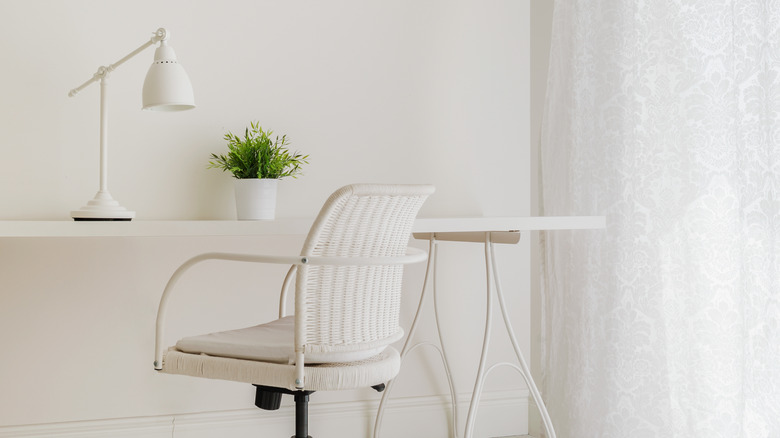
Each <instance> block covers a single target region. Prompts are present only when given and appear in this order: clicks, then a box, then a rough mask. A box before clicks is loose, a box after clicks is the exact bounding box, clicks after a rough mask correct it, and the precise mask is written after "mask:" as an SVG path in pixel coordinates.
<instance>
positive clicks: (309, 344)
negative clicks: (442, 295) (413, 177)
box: [295, 184, 434, 353]
mask: <svg viewBox="0 0 780 438" xmlns="http://www.w3.org/2000/svg"><path fill="white" fill-rule="evenodd" d="M433 191H434V188H433V186H428V185H369V184H356V185H350V186H346V187H343V188H341V189H339V190H338V191H336V192H335V193H334V194H333V195H331V196H330V198H328V200H327V201H326V202H325V205H324V206H323V207H322V210H321V211H320V214H319V216H318V217H317V219H316V220H315V222H314V224H313V225H312V228H311V230H310V232H309V235H308V237H307V239H306V241H305V243H304V246H303V250H302V255H304V256H306V255H317V256H329V257H382V256H401V255H404V254H405V253H406V248H407V245H408V244H409V238H410V235H411V231H412V225H413V223H414V219H415V217H416V216H417V212H418V211H419V209H420V207H421V206H422V204H423V202H425V200H426V198H427V197H428V196H429V195H430V194H431V193H433ZM402 274H403V266H402V265H394V266H310V265H303V266H301V267H300V268H299V269H298V272H297V277H296V300H295V315H296V336H295V338H296V350H297V351H303V352H304V353H306V352H330V351H354V350H359V349H366V348H376V347H381V346H383V345H387V344H390V343H392V342H395V341H396V340H398V339H400V338H401V336H403V330H402V329H401V327H400V325H399V314H400V302H401V289H402Z"/></svg>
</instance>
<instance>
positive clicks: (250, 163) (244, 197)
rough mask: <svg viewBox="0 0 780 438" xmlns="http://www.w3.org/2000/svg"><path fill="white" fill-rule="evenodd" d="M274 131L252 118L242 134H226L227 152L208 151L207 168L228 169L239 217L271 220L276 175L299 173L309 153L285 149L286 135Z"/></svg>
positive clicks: (277, 178) (241, 218) (281, 176)
mask: <svg viewBox="0 0 780 438" xmlns="http://www.w3.org/2000/svg"><path fill="white" fill-rule="evenodd" d="M272 134H273V131H270V130H269V131H265V130H263V128H262V127H260V125H259V124H258V122H251V123H250V127H248V128H246V130H245V132H244V137H243V138H242V137H239V136H237V135H235V134H233V133H231V132H228V133H227V134H225V140H226V141H227V146H228V153H227V154H226V155H217V154H211V160H210V161H209V166H208V167H209V168H210V169H211V168H216V169H222V170H223V171H230V173H232V174H233V176H234V177H235V178H236V179H235V191H236V212H237V213H238V219H239V220H263V219H266V220H272V219H274V216H275V211H276V187H277V182H278V181H279V179H281V178H284V177H288V176H291V177H293V178H295V177H297V176H298V175H300V174H301V165H302V164H307V163H308V161H307V159H308V158H309V156H308V155H301V154H299V153H297V152H295V153H292V152H290V151H289V150H288V149H287V145H288V144H289V143H288V141H287V136H286V135H283V136H282V137H281V138H279V136H276V138H275V139H273V140H272V139H271V135H272Z"/></svg>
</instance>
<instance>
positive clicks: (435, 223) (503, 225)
mask: <svg viewBox="0 0 780 438" xmlns="http://www.w3.org/2000/svg"><path fill="white" fill-rule="evenodd" d="M312 221H313V219H277V220H273V221H143V220H134V221H122V222H76V221H0V237H177V236H262V235H285V234H288V235H289V234H293V235H295V234H306V233H307V232H308V231H309V227H310V226H311V223H312ZM605 224H606V220H605V218H604V217H603V216H567V217H495V218H421V219H417V221H416V222H415V226H414V231H415V232H422V233H425V232H456V231H508V230H517V231H531V230H584V229H601V228H605Z"/></svg>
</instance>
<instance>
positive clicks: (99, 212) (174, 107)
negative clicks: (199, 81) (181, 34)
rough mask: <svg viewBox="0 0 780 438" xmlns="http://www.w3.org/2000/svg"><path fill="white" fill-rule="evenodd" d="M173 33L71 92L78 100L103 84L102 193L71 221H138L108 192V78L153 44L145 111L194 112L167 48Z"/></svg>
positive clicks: (185, 81)
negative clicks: (88, 89) (84, 92)
mask: <svg viewBox="0 0 780 438" xmlns="http://www.w3.org/2000/svg"><path fill="white" fill-rule="evenodd" d="M168 37H170V33H169V32H168V31H167V30H165V29H164V28H162V27H161V28H159V29H157V31H156V32H155V33H154V36H152V38H151V39H150V40H149V41H148V42H146V44H144V45H142V46H141V47H139V48H137V49H135V50H134V51H132V52H131V53H130V54H129V55H127V56H125V57H124V58H122V59H120V60H119V61H117V62H115V63H114V64H111V65H109V66H107V67H106V66H102V67H100V68H98V70H97V72H96V73H95V74H94V75H93V76H92V78H91V79H90V80H88V81H87V82H84V83H83V84H81V85H80V86H79V87H77V88H74V89H73V90H70V93H68V96H71V97H73V96H75V95H76V94H77V93H79V92H80V91H81V90H83V89H84V88H86V87H88V86H89V85H90V84H91V83H93V82H96V81H98V80H100V190H98V192H97V194H96V195H95V197H94V198H93V199H92V200H91V201H89V202H88V203H87V205H85V206H84V207H81V209H79V210H74V211H72V212H71V217H73V219H74V220H77V221H116V220H120V221H121V220H124V221H129V220H131V219H133V217H135V212H134V211H129V210H127V209H125V208H124V207H122V206H120V205H119V202H117V201H115V200H114V198H112V197H111V194H110V193H109V192H108V120H107V119H108V114H107V108H106V107H107V105H106V94H107V91H108V75H109V73H111V72H112V71H114V69H116V68H117V67H119V66H120V65H122V64H124V63H125V62H126V61H127V60H128V59H130V58H132V57H133V56H135V55H137V54H139V53H140V52H142V51H143V50H144V49H146V48H147V47H149V46H152V45H154V44H157V43H158V42H159V43H160V46H159V47H158V48H157V50H155V52H154V63H152V66H151V67H149V72H148V73H147V74H146V79H145V80H144V88H143V106H142V107H143V109H145V110H152V111H183V110H188V109H191V108H195V98H194V96H193V93H192V84H191V83H190V79H189V77H188V76H187V73H186V72H185V71H184V68H182V66H181V65H179V63H178V62H177V61H176V54H175V53H174V52H173V49H172V48H171V47H169V46H168V44H167V40H168Z"/></svg>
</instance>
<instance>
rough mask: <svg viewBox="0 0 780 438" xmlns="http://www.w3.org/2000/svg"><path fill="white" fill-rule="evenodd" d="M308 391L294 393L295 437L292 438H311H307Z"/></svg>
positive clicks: (309, 437) (308, 437)
mask: <svg viewBox="0 0 780 438" xmlns="http://www.w3.org/2000/svg"><path fill="white" fill-rule="evenodd" d="M309 394H310V392H309V391H295V394H294V395H295V436H294V437H292V438H311V436H309Z"/></svg>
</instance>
